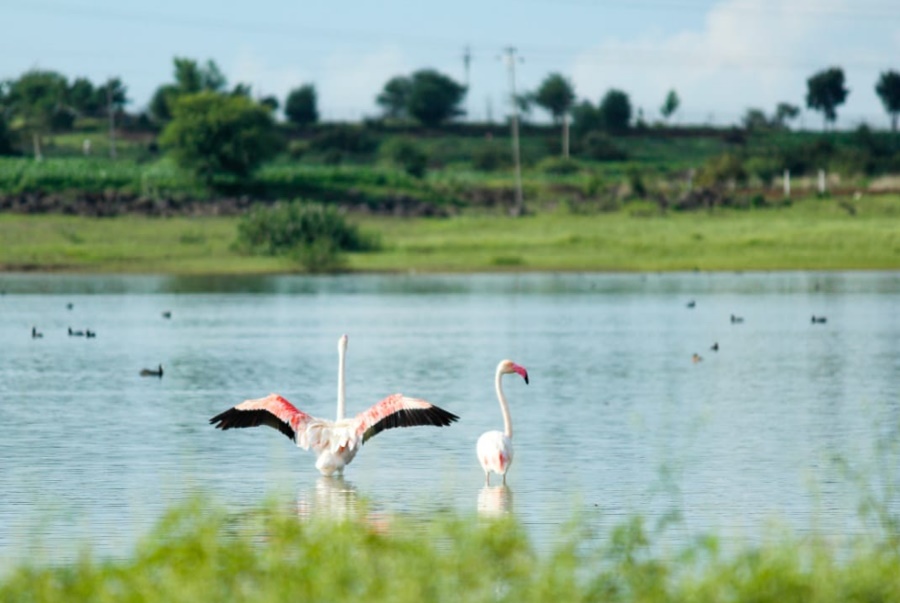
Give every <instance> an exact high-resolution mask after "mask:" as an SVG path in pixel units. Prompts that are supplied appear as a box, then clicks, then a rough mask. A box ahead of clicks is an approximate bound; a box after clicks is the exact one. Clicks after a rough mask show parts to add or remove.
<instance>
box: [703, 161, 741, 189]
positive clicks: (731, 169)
mask: <svg viewBox="0 0 900 603" xmlns="http://www.w3.org/2000/svg"><path fill="white" fill-rule="evenodd" d="M746 180H747V171H746V170H745V169H744V162H743V160H742V159H741V158H740V157H738V156H737V155H735V154H733V153H723V154H721V155H718V156H716V157H712V158H710V159H709V160H707V162H706V163H705V164H703V167H701V168H700V172H699V173H698V174H697V184H699V185H701V186H720V185H723V184H727V183H729V182H735V183H742V182H745V181H746Z"/></svg>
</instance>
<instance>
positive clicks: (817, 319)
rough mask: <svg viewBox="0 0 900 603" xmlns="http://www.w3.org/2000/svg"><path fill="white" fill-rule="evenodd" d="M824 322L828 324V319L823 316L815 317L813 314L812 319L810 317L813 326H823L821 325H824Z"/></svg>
mask: <svg viewBox="0 0 900 603" xmlns="http://www.w3.org/2000/svg"><path fill="white" fill-rule="evenodd" d="M826 322H828V319H827V318H826V317H824V316H816V315H815V314H813V317H812V324H814V325H815V324H820V325H823V324H825V323H826Z"/></svg>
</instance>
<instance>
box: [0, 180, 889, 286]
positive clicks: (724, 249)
mask: <svg viewBox="0 0 900 603" xmlns="http://www.w3.org/2000/svg"><path fill="white" fill-rule="evenodd" d="M851 210H852V212H854V213H852V214H851V213H850V212H851ZM354 221H356V222H357V223H358V224H359V225H360V226H361V227H362V229H363V230H365V231H369V232H374V233H378V235H380V238H381V242H382V248H381V250H380V251H376V252H369V253H357V254H350V255H349V256H347V258H346V268H347V269H349V270H353V271H408V270H416V271H423V272H429V271H497V270H579V271H581V270H583V271H594V270H596V271H675V270H695V269H697V270H826V269H896V268H900V228H898V226H900V198H898V197H897V196H881V197H865V198H863V199H861V200H859V201H855V202H849V201H848V200H846V199H844V200H839V199H807V200H804V201H800V202H796V203H795V204H794V205H792V206H790V207H781V208H769V209H754V210H717V211H715V212H697V213H673V212H669V213H667V214H665V215H660V214H658V213H657V212H656V211H655V209H654V208H652V207H651V206H649V205H646V206H642V205H640V204H630V205H627V206H626V207H625V208H624V209H622V210H620V211H617V212H612V213H598V214H590V215H576V214H571V213H569V212H567V211H565V210H559V211H556V212H549V213H539V214H536V215H531V216H526V217H524V218H520V219H511V218H507V217H504V216H489V215H463V216H459V217H454V218H448V219H399V218H383V217H371V216H357V217H355V218H354ZM237 223H238V219H237V218H221V217H207V218H187V217H185V218H140V217H120V218H111V219H108V218H104V219H90V218H79V217H69V216H58V215H44V216H21V215H0V242H2V245H0V268H3V269H5V270H57V271H84V272H130V273H171V274H202V273H206V274H259V273H276V272H291V271H295V270H298V268H297V266H296V265H294V264H291V263H290V261H289V260H287V259H284V258H270V257H252V256H245V255H241V254H239V253H238V252H237V251H236V250H234V249H233V247H232V244H233V243H234V240H235V238H236V235H237Z"/></svg>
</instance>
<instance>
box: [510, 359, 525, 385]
mask: <svg viewBox="0 0 900 603" xmlns="http://www.w3.org/2000/svg"><path fill="white" fill-rule="evenodd" d="M512 369H513V370H514V371H515V372H517V373H519V374H520V375H522V378H523V379H524V380H525V385H528V371H526V370H525V367H523V366H519V365H518V364H514V365H513V366H512Z"/></svg>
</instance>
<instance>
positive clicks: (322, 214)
mask: <svg viewBox="0 0 900 603" xmlns="http://www.w3.org/2000/svg"><path fill="white" fill-rule="evenodd" d="M237 247H238V249H241V250H242V251H245V252H249V253H257V254H262V255H270V256H280V255H288V256H290V257H292V258H294V259H295V260H297V261H298V263H300V264H301V265H302V266H303V267H304V268H305V269H306V270H307V272H332V271H334V270H336V269H337V268H339V267H341V266H342V265H343V258H342V257H341V253H342V252H345V251H357V252H359V251H371V250H374V249H376V248H377V247H378V245H377V243H376V241H375V239H374V237H371V236H368V237H367V236H364V235H363V234H362V233H360V231H359V229H358V228H357V227H356V226H355V225H353V224H350V223H348V222H347V220H346V219H345V218H344V216H343V215H342V214H341V213H340V212H339V211H338V210H337V209H336V208H335V207H333V206H325V205H321V204H318V203H309V202H304V201H292V202H291V203H279V204H276V205H274V206H271V207H256V208H254V209H253V210H251V211H250V212H248V213H247V214H245V215H244V217H243V218H241V220H240V222H239V223H238V237H237Z"/></svg>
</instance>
